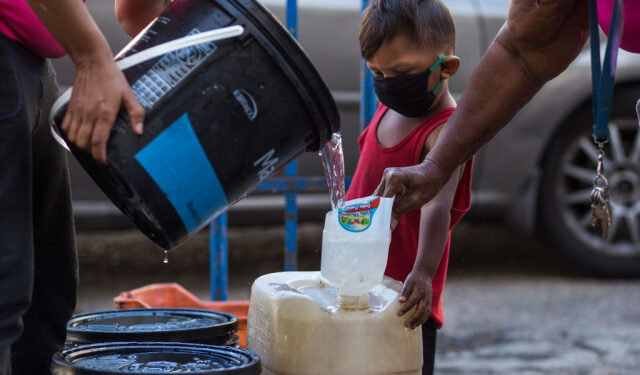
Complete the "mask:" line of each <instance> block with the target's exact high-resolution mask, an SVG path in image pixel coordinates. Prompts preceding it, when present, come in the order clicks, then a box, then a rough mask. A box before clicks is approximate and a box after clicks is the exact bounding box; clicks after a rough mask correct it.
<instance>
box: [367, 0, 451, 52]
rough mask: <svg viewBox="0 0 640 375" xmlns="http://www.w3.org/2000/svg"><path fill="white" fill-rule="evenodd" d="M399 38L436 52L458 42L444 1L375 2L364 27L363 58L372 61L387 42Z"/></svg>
mask: <svg viewBox="0 0 640 375" xmlns="http://www.w3.org/2000/svg"><path fill="white" fill-rule="evenodd" d="M398 35H403V36H405V37H407V38H408V39H409V41H410V42H411V43H414V44H416V45H417V46H428V47H431V48H436V49H437V48H441V47H444V46H446V45H450V46H451V48H455V43H456V28H455V26H454V24H453V19H452V17H451V13H450V12H449V8H447V6H446V5H445V4H444V2H443V1H442V0H371V1H370V2H369V6H367V9H365V11H364V15H363V17H362V23H361V24H360V35H359V37H358V38H359V40H360V53H361V54H362V57H363V58H365V59H369V58H371V57H372V56H373V55H374V54H375V53H376V51H377V50H378V48H380V46H381V45H382V43H383V42H384V41H385V40H391V39H393V38H394V37H396V36H398Z"/></svg>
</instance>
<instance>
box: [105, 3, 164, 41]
mask: <svg viewBox="0 0 640 375" xmlns="http://www.w3.org/2000/svg"><path fill="white" fill-rule="evenodd" d="M171 1H173V0H116V18H117V19H118V22H120V25H121V26H122V28H123V29H124V31H126V32H127V34H129V35H130V36H135V35H137V34H138V33H139V32H140V31H141V30H142V29H144V28H145V27H146V26H147V25H148V24H149V23H150V22H151V21H153V19H154V18H156V17H158V16H159V15H160V14H161V13H162V12H163V11H164V9H165V8H166V7H167V6H168V5H169V4H171Z"/></svg>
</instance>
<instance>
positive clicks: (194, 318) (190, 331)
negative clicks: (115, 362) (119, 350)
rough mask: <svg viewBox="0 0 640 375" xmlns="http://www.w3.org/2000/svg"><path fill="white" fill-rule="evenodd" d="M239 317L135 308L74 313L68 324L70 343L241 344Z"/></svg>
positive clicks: (222, 313) (73, 344)
mask: <svg viewBox="0 0 640 375" xmlns="http://www.w3.org/2000/svg"><path fill="white" fill-rule="evenodd" d="M238 327H239V324H238V318H237V317H236V316H235V315H233V314H229V313H226V312H219V311H212V310H197V309H132V310H113V311H100V312H92V313H86V314H79V315H75V316H74V317H73V318H72V319H71V320H69V322H68V323H67V346H77V345H82V344H93V343H104V342H125V341H126V342H142V341H153V342H184V343H198V344H210V345H230V346H235V345H236V344H237V343H238V337H237V336H236V335H235V333H236V332H237V331H238Z"/></svg>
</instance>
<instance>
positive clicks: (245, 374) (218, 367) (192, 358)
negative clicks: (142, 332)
mask: <svg viewBox="0 0 640 375" xmlns="http://www.w3.org/2000/svg"><path fill="white" fill-rule="evenodd" d="M51 370H52V373H53V374H54V375H63V374H64V375H89V374H91V375H101V374H123V373H128V374H158V373H171V374H175V373H191V374H218V375H219V374H228V375H258V374H260V372H261V366H260V358H259V357H258V356H257V355H256V354H254V353H252V352H250V351H247V350H242V349H236V348H232V347H228V346H214V345H202V344H186V343H151V342H134V343H125V342H120V343H106V344H91V345H81V346H78V347H75V348H71V349H67V350H64V351H62V352H58V353H56V354H55V355H54V356H53V364H52V366H51Z"/></svg>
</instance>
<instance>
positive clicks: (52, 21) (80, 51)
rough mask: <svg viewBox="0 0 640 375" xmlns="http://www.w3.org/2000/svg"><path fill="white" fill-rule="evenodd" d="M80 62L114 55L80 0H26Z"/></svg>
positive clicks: (78, 62)
mask: <svg viewBox="0 0 640 375" xmlns="http://www.w3.org/2000/svg"><path fill="white" fill-rule="evenodd" d="M27 2H28V3H29V5H30V6H31V8H32V9H33V11H34V12H35V13H36V15H37V16H38V18H40V20H41V21H42V23H43V24H44V25H45V26H46V27H47V29H48V30H49V31H50V32H51V34H52V35H53V36H54V37H55V38H56V40H57V41H58V42H59V43H60V44H61V45H62V47H63V48H64V49H65V50H66V51H67V53H69V56H70V57H71V59H72V60H73V61H74V63H75V64H76V66H77V65H81V64H84V63H85V62H86V63H88V62H95V61H100V60H104V59H112V53H111V49H110V48H109V44H108V43H107V40H106V39H105V38H104V35H102V32H100V29H99V28H98V26H97V25H96V24H95V22H94V21H93V18H92V17H91V15H90V14H89V11H88V10H87V8H86V6H85V5H84V4H83V3H82V1H80V0H27Z"/></svg>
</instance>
